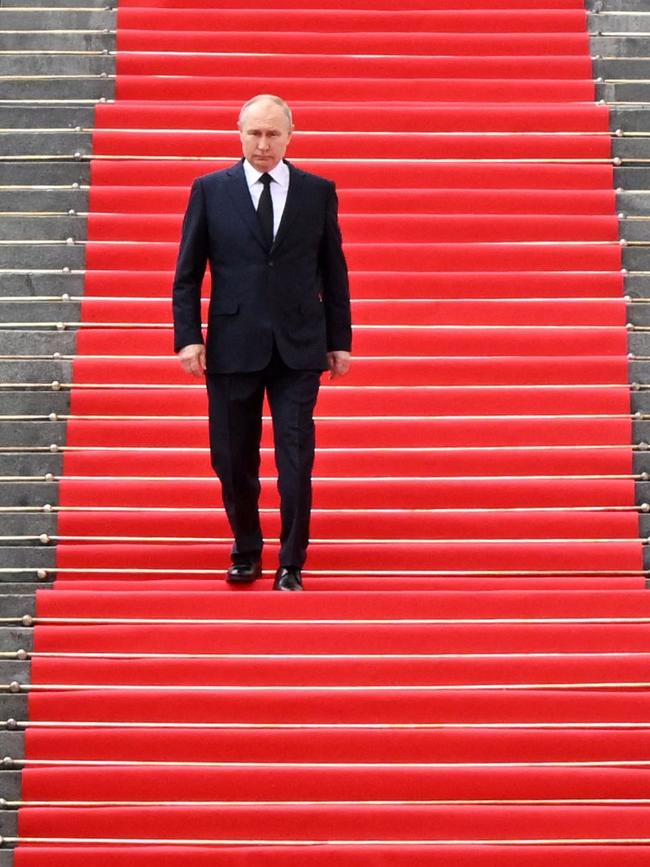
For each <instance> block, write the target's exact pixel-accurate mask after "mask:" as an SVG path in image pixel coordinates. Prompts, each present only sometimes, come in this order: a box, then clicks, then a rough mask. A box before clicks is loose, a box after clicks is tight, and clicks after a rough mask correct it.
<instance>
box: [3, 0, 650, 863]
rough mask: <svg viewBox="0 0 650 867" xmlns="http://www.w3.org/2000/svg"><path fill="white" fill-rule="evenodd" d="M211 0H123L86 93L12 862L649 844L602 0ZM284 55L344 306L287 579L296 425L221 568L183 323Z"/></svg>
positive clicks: (198, 397) (503, 856) (223, 553)
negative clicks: (255, 568)
mask: <svg viewBox="0 0 650 867" xmlns="http://www.w3.org/2000/svg"><path fill="white" fill-rule="evenodd" d="M188 5H189V4H188V3H184V2H183V0H159V2H158V3H157V5H156V7H149V6H146V5H144V2H138V0H120V8H119V15H118V24H119V29H118V38H117V42H118V49H119V54H118V58H117V72H118V77H117V99H116V101H115V102H114V103H111V104H103V105H98V107H97V113H96V132H95V135H94V143H93V148H94V150H93V152H94V155H95V157H96V159H94V161H93V163H92V186H91V193H90V198H91V214H90V219H89V238H90V240H89V243H88V246H87V275H86V287H85V295H84V299H83V304H82V323H81V328H80V331H79V338H78V357H77V358H76V360H75V363H74V386H73V388H72V408H71V418H70V420H69V423H68V435H67V449H66V452H65V474H64V477H63V478H62V480H61V485H60V505H61V511H60V516H59V534H60V536H59V545H58V577H57V582H56V585H55V587H54V589H52V590H49V589H48V590H42V591H41V592H40V593H39V595H38V600H37V621H36V626H35V648H34V649H35V656H34V659H33V686H32V689H31V691H30V695H29V722H28V723H27V734H26V738H27V741H26V742H27V760H28V761H27V763H26V768H25V771H24V778H23V802H24V806H23V807H22V808H21V810H20V812H19V835H20V838H21V842H20V844H19V846H18V849H17V852H16V867H42V865H46V864H47V865H48V867H64V865H65V867H76V865H83V867H89V865H91V867H104V865H106V867H122V865H124V867H126V865H129V867H131V865H135V867H146V865H154V864H155V865H157V867H159V865H167V864H174V865H178V864H183V865H190V867H194V865H204V864H205V865H208V864H209V865H211V867H213V865H228V867H231V865H235V867H236V865H242V867H243V865H247V867H249V865H255V867H257V865H265V867H266V865H277V867H280V865H281V867H293V865H296V867H297V865H300V867H306V865H314V867H317V865H318V867H322V865H336V867H356V865H360V864H363V865H375V864H377V865H379V864H381V865H390V867H402V865H409V867H410V865H413V864H417V865H445V867H456V865H468V867H469V865H484V867H487V865H494V864H497V863H498V864H500V865H503V867H509V865H517V867H521V865H526V867H538V865H539V867H542V865H543V867H547V865H558V864H560V865H572V867H575V865H577V867H580V865H587V864H588V865H590V867H591V865H598V867H609V865H616V867H627V865H642V864H647V863H648V859H649V858H650V847H649V845H648V844H649V843H650V806H649V802H648V798H647V795H648V772H647V762H648V757H649V756H650V695H649V694H648V692H647V687H648V682H649V681H650V677H649V676H648V675H649V673H650V669H649V666H648V661H649V655H648V654H649V653H650V640H649V638H650V636H649V632H648V622H649V619H650V594H647V593H646V592H645V591H644V590H643V587H644V578H643V572H642V556H641V543H640V541H639V538H638V526H637V514H636V510H635V506H634V503H635V500H634V482H633V477H632V450H631V446H630V443H631V436H632V432H631V418H630V400H629V389H628V386H627V361H626V353H627V340H626V329H625V304H624V300H623V276H622V273H621V253H620V246H619V243H618V230H617V217H616V213H615V196H614V192H613V168H612V163H611V148H610V134H609V124H608V110H607V108H606V107H605V106H603V105H598V104H596V103H595V93H594V82H593V80H592V71H591V62H590V58H589V41H588V37H587V33H586V13H585V11H584V9H583V8H582V5H583V4H582V2H581V0H410V2H401V0H400V2H398V0H347V2H346V0H339V2H336V3H327V4H324V3H321V2H319V0H309V2H305V0H277V2H270V3H265V4H263V5H261V6H260V7H259V8H257V7H254V5H253V4H252V3H251V2H246V0H224V2H223V3H217V2H215V0H192V3H191V6H192V8H185V7H186V6H188ZM222 7H223V8H222ZM276 7H277V8H276ZM322 7H325V8H322ZM257 91H271V92H277V93H279V94H281V95H282V96H284V97H285V98H287V99H288V100H290V101H291V103H292V104H293V107H294V109H295V116H296V123H297V127H298V131H297V132H296V135H295V138H294V140H293V141H292V144H291V150H290V157H291V158H292V159H293V160H294V161H295V162H296V163H297V164H299V165H301V166H304V167H305V168H307V169H311V170H313V171H316V172H318V173H321V174H324V175H326V176H328V177H331V178H333V179H335V180H336V182H337V186H338V190H339V195H340V202H341V222H342V226H343V232H344V238H345V242H346V251H347V256H348V260H349V264H350V268H351V272H352V274H351V278H352V289H353V297H354V301H353V305H354V319H355V323H356V330H355V347H354V349H355V361H354V367H353V372H352V373H351V375H350V377H349V378H348V379H346V380H344V381H343V382H342V383H341V384H336V385H330V384H328V383H327V382H325V384H324V387H323V389H322V393H321V397H320V400H319V405H318V416H319V418H320V421H319V427H318V446H319V452H318V457H317V466H316V471H315V512H314V520H313V538H314V543H313V547H312V549H311V555H310V559H309V564H308V566H309V570H308V572H307V574H306V586H307V591H308V592H306V593H304V594H295V595H292V594H277V593H276V594H273V593H270V592H268V591H269V588H270V578H269V576H270V574H271V573H272V571H273V569H274V567H275V563H274V554H275V552H276V550H277V546H276V544H275V542H274V539H275V535H276V534H277V530H278V515H277V497H276V493H275V486H274V483H273V472H274V469H273V466H272V462H271V453H270V451H269V446H270V439H269V430H268V428H266V429H265V434H264V447H265V451H264V456H263V474H264V477H265V483H264V490H263V507H264V510H265V512H264V522H265V527H266V530H267V535H268V538H269V539H270V540H271V542H270V543H269V544H268V546H267V554H266V570H267V573H266V577H265V578H264V579H263V580H262V581H261V582H258V584H257V585H256V586H255V587H254V588H252V589H251V590H249V591H246V592H241V591H240V590H237V591H232V590H231V589H230V588H228V587H226V586H225V584H224V582H223V580H222V575H223V570H224V567H225V565H226V564H227V560H228V558H227V552H228V549H229V542H228V531H227V527H226V522H225V520H224V516H223V514H222V512H221V511H220V509H219V508H218V507H217V504H218V502H219V492H218V487H217V483H216V481H215V479H214V478H213V476H212V473H211V470H210V468H209V463H208V454H207V427H206V422H205V418H204V417H205V415H206V400H205V395H204V390H203V386H202V385H200V384H196V383H195V382H194V381H189V380H188V379H187V378H186V377H185V376H184V375H183V374H182V373H181V371H180V368H179V366H178V363H177V360H176V359H175V358H174V357H173V356H172V354H171V348H172V344H171V332H170V300H169V293H170V286H171V276H172V270H173V267H174V263H175V256H176V251H177V245H178V238H179V230H180V223H181V217H182V213H183V211H184V208H185V204H186V201H187V196H188V190H189V185H190V183H191V181H192V179H193V178H194V177H195V176H196V175H197V174H202V173H205V172H208V171H211V170H214V169H217V168H219V167H221V166H225V165H228V164H229V163H231V162H233V161H234V160H235V159H237V158H238V156H239V153H240V148H239V143H238V139H237V136H236V134H235V132H233V131H232V130H233V126H234V121H235V117H236V113H237V110H238V107H239V105H240V104H241V102H242V101H244V100H245V99H246V98H248V97H249V96H251V95H252V94H254V93H255V92H257ZM342 591H345V592H342ZM477 591H481V592H477ZM287 596H288V597H289V598H287Z"/></svg>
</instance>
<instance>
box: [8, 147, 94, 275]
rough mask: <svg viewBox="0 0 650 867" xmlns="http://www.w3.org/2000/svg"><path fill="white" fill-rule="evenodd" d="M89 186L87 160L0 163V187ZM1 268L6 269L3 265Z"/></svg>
mask: <svg viewBox="0 0 650 867" xmlns="http://www.w3.org/2000/svg"><path fill="white" fill-rule="evenodd" d="M72 184H82V185H83V186H88V185H89V184H90V162H89V161H88V160H75V161H74V162H64V161H63V160H60V161H58V162H56V161H49V160H42V161H39V162H38V163H34V161H25V162H20V160H17V161H16V160H1V161H0V187H3V186H7V185H9V186H14V185H27V186H34V185H36V186H41V185H44V186H50V185H56V186H59V185H67V186H70V187H72ZM3 267H5V268H6V267H7V266H6V265H4V264H3Z"/></svg>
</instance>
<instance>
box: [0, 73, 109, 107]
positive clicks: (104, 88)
mask: <svg viewBox="0 0 650 867" xmlns="http://www.w3.org/2000/svg"><path fill="white" fill-rule="evenodd" d="M71 94H74V99H75V101H78V100H80V99H83V100H92V101H93V102H97V101H98V100H99V99H101V98H102V97H103V98H104V99H113V98H114V96H115V81H114V79H109V78H101V77H99V76H98V77H97V78H52V79H50V80H48V79H45V78H34V79H30V78H15V79H10V78H5V80H4V86H3V89H2V99H4V100H8V99H11V100H26V99H38V100H43V99H56V100H64V99H70V98H71V96H70V95H71Z"/></svg>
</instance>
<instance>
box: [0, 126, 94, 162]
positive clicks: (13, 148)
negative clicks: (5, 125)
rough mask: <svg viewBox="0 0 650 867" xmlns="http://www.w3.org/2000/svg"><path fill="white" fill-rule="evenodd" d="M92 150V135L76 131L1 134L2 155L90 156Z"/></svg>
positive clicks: (0, 148) (0, 147)
mask: <svg viewBox="0 0 650 867" xmlns="http://www.w3.org/2000/svg"><path fill="white" fill-rule="evenodd" d="M91 150H92V135H91V134H90V133H81V132H75V131H74V130H69V131H67V130H61V131H59V130H57V131H55V132H49V131H48V132H0V153H3V154H8V155H13V154H19V155H20V156H21V157H22V156H32V155H47V156H50V157H53V156H57V155H58V156H66V157H70V158H71V159H72V158H73V157H74V155H75V154H76V153H80V154H82V155H84V156H85V155H88V154H90V153H91Z"/></svg>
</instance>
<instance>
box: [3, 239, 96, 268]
mask: <svg viewBox="0 0 650 867" xmlns="http://www.w3.org/2000/svg"><path fill="white" fill-rule="evenodd" d="M0 255H2V262H3V266H4V267H5V268H12V269H14V268H24V269H26V270H28V269H30V268H74V269H75V270H76V269H79V268H83V267H84V265H85V259H86V250H85V247H84V245H83V244H73V245H68V244H65V243H61V242H52V243H49V244H48V243H47V242H46V241H39V242H37V243H35V244H11V243H8V244H2V245H1V247H0Z"/></svg>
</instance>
